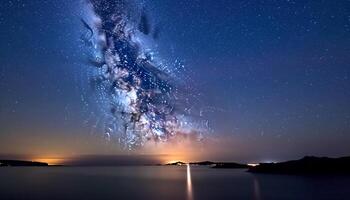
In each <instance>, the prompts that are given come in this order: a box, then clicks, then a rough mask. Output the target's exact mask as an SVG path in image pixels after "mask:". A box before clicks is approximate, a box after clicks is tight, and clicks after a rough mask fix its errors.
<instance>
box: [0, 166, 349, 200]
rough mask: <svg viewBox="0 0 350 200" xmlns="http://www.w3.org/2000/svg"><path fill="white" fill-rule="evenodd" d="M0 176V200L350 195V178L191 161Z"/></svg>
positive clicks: (0, 172) (14, 171)
mask: <svg viewBox="0 0 350 200" xmlns="http://www.w3.org/2000/svg"><path fill="white" fill-rule="evenodd" d="M0 180H1V181H0V194H1V198H0V199H1V200H2V199H27V198H24V197H30V199H38V200H41V199H42V200H46V199H57V200H58V199H67V200H75V199H91V200H94V199H96V200H99V199H106V200H109V199H110V200H115V199H128V200H144V199H152V200H163V199H166V200H179V199H185V200H212V199H220V200H226V199H227V200H231V199H253V200H267V199H287V200H288V199H290V200H294V199H301V200H304V199H305V200H308V199H344V200H348V199H349V198H348V197H349V196H350V190H349V185H350V176H311V177H309V176H287V175H268V174H251V173H248V172H246V170H241V169H212V168H208V167H202V166H193V165H192V166H190V165H187V166H127V167H126V166H125V167H42V168H39V167H25V168H22V167H13V168H11V167H8V168H7V167H4V168H0ZM53 197H55V198H53Z"/></svg>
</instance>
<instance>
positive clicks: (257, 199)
mask: <svg viewBox="0 0 350 200" xmlns="http://www.w3.org/2000/svg"><path fill="white" fill-rule="evenodd" d="M253 183H254V186H253V188H254V193H253V194H254V199H255V200H261V193H260V185H259V181H258V179H257V178H256V177H254V180H253Z"/></svg>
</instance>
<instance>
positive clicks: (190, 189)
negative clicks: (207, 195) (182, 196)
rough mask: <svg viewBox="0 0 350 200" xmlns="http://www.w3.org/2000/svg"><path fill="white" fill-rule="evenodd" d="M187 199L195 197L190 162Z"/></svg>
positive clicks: (188, 165)
mask: <svg viewBox="0 0 350 200" xmlns="http://www.w3.org/2000/svg"><path fill="white" fill-rule="evenodd" d="M187 199H188V200H192V199H193V194H192V180H191V168H190V164H187Z"/></svg>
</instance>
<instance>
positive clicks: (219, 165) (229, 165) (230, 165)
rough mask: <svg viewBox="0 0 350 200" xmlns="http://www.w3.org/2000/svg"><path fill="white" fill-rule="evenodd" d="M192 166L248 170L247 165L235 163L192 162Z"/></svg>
mask: <svg viewBox="0 0 350 200" xmlns="http://www.w3.org/2000/svg"><path fill="white" fill-rule="evenodd" d="M186 164H187V163H185V162H181V161H177V162H173V163H167V164H165V165H186ZM189 164H190V165H199V166H210V167H211V168H248V165H246V164H239V163H234V162H213V161H201V162H190V163H189Z"/></svg>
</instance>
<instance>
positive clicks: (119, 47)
mask: <svg viewBox="0 0 350 200" xmlns="http://www.w3.org/2000/svg"><path fill="white" fill-rule="evenodd" d="M88 5H89V7H90V9H91V11H92V14H91V15H90V19H82V23H83V25H84V27H85V28H86V33H85V34H84V35H83V36H82V37H83V38H82V39H83V41H84V42H85V44H86V45H87V46H90V47H92V49H93V51H92V54H91V56H90V57H89V65H92V66H94V67H96V68H95V69H96V70H97V71H98V72H97V74H98V77H97V78H96V81H95V84H97V88H98V90H99V95H100V96H102V97H101V98H102V99H104V101H100V102H97V103H100V104H107V106H105V107H103V108H104V109H105V111H106V112H105V113H106V115H108V117H107V118H105V119H104V122H103V123H104V135H105V137H106V139H108V140H110V139H111V138H117V140H118V141H119V143H120V144H121V145H122V146H123V147H124V148H127V149H133V148H135V147H140V146H143V145H144V144H145V143H146V142H147V141H156V142H166V141H169V140H170V139H172V138H176V137H177V136H180V137H191V138H195V139H196V140H201V139H202V138H203V132H204V131H205V130H206V128H207V123H206V122H205V121H204V120H202V119H198V118H196V117H193V116H191V108H190V105H191V102H189V94H186V93H188V92H189V90H188V88H189V87H180V86H179V84H178V83H179V77H181V73H184V72H185V67H184V65H183V64H182V63H181V62H179V61H178V60H176V61H175V62H173V63H169V62H167V61H165V60H162V59H161V57H160V56H159V55H158V53H157V51H156V50H154V49H152V47H153V45H152V44H153V43H154V42H155V40H156V38H157V37H158V32H157V31H158V30H157V27H152V25H151V22H150V20H149V17H148V16H147V13H146V11H145V9H144V8H143V5H142V4H138V3H137V2H130V1H125V0H123V1H100V0H91V1H89V2H88ZM180 80H181V78H180ZM181 81H182V82H183V81H185V80H181ZM181 81H180V82H181ZM182 85H186V83H184V84H182ZM186 88H187V89H186Z"/></svg>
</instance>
